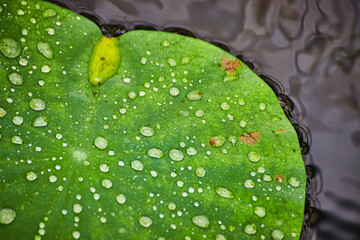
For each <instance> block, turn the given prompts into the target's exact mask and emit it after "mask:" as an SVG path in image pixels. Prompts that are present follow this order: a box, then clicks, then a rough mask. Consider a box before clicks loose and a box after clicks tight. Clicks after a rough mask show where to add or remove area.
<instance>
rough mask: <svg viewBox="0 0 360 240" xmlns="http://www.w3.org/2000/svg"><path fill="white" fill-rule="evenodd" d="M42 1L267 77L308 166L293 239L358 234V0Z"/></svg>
mask: <svg viewBox="0 0 360 240" xmlns="http://www.w3.org/2000/svg"><path fill="white" fill-rule="evenodd" d="M51 1H52V2H56V3H58V4H60V5H62V6H65V7H67V8H69V9H71V10H73V11H75V12H78V13H81V14H83V15H85V16H87V17H89V18H91V19H92V20H94V21H95V22H97V23H98V24H99V25H101V26H102V27H103V30H104V31H106V32H108V34H115V35H117V34H121V33H122V32H123V31H125V30H131V29H138V28H141V29H143V28H146V29H147V28H150V29H151V28H155V29H159V30H166V31H175V32H178V33H182V34H185V35H190V36H195V37H199V38H202V39H205V40H207V41H213V42H214V43H215V44H217V45H219V46H220V47H222V48H224V49H226V50H228V51H230V52H231V53H233V54H234V55H239V54H241V56H242V57H244V56H245V57H246V58H247V59H248V60H249V64H250V65H251V64H252V65H254V67H255V72H256V73H258V74H259V75H261V74H263V75H267V76H271V77H272V79H275V83H274V82H273V81H272V80H271V79H269V78H266V77H264V76H263V78H265V80H266V81H267V82H268V83H269V84H270V85H272V86H273V88H274V90H275V92H277V95H278V97H279V100H280V102H281V103H282V105H283V106H284V108H285V110H286V111H287V112H288V116H289V118H290V120H291V121H292V122H293V125H295V127H296V129H297V130H298V132H299V134H298V135H299V137H300V140H301V141H300V142H301V144H302V150H303V156H304V161H305V164H306V166H307V171H308V189H307V192H308V197H307V207H306V209H307V211H306V216H305V218H304V229H303V233H302V237H301V239H321V240H332V239H336V240H359V239H360V177H359V176H360V1H357V0H282V1H271V0H241V1H240V0H181V1H179V0H51ZM310 132H311V135H310ZM309 146H311V148H310V149H309ZM309 150H310V151H309Z"/></svg>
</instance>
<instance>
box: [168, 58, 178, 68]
mask: <svg viewBox="0 0 360 240" xmlns="http://www.w3.org/2000/svg"><path fill="white" fill-rule="evenodd" d="M167 62H168V64H169V65H170V66H171V67H175V66H176V65H177V62H176V60H175V59H173V58H168V59H167Z"/></svg>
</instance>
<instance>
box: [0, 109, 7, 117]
mask: <svg viewBox="0 0 360 240" xmlns="http://www.w3.org/2000/svg"><path fill="white" fill-rule="evenodd" d="M5 116H6V110H5V109H4V108H2V107H0V118H2V117H5Z"/></svg>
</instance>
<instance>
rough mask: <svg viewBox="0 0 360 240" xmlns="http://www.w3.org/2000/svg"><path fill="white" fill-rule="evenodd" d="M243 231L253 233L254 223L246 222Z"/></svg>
mask: <svg viewBox="0 0 360 240" xmlns="http://www.w3.org/2000/svg"><path fill="white" fill-rule="evenodd" d="M244 232H245V233H246V234H249V235H253V234H255V233H256V225H255V224H254V223H252V224H248V225H246V226H245V228H244Z"/></svg>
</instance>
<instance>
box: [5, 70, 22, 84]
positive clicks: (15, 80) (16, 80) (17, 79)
mask: <svg viewBox="0 0 360 240" xmlns="http://www.w3.org/2000/svg"><path fill="white" fill-rule="evenodd" d="M8 78H9V80H10V82H11V83H12V84H14V85H17V86H19V85H21V84H23V82H24V80H23V77H22V76H21V75H20V74H18V73H16V72H13V73H10V74H9V75H8Z"/></svg>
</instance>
